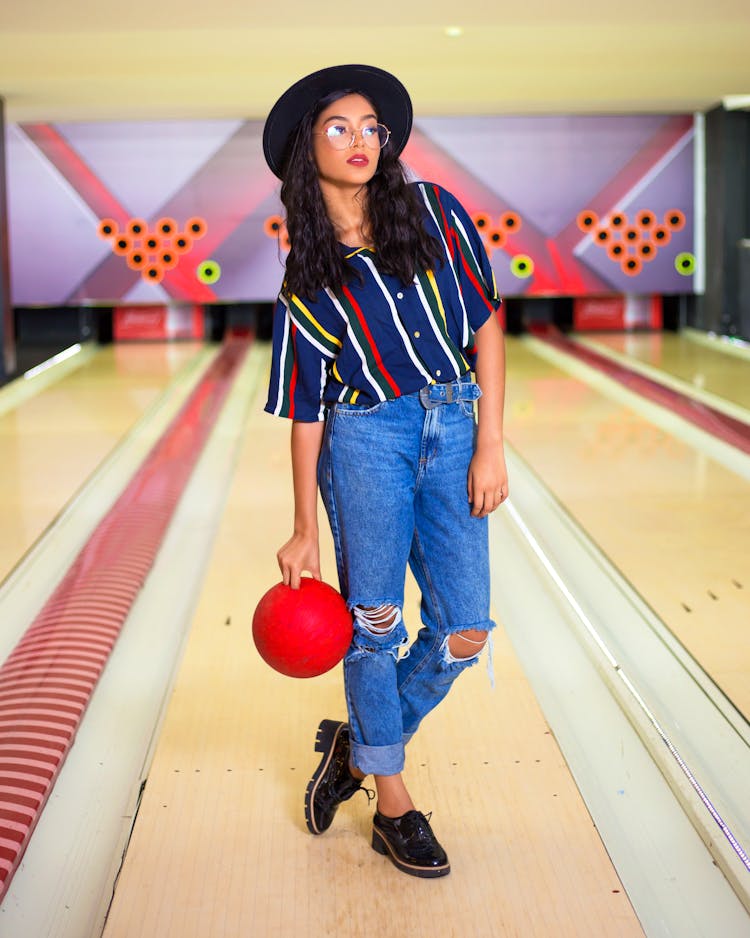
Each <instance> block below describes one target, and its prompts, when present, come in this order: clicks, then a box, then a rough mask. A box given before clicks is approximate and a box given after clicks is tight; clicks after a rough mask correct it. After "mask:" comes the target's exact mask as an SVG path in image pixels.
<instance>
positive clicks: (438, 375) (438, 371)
mask: <svg viewBox="0 0 750 938" xmlns="http://www.w3.org/2000/svg"><path fill="white" fill-rule="evenodd" d="M435 374H436V375H437V377H438V378H439V377H440V375H441V371H440V369H439V368H438V370H437V371H436V372H435Z"/></svg>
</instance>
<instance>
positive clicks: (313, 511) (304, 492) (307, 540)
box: [276, 420, 325, 589]
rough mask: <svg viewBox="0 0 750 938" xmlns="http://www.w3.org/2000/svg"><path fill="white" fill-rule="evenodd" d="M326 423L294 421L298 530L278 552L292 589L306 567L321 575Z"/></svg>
mask: <svg viewBox="0 0 750 938" xmlns="http://www.w3.org/2000/svg"><path fill="white" fill-rule="evenodd" d="M324 426H325V425H324V424H323V423H318V422H316V423H302V422H300V421H296V420H295V421H294V423H292V478H293V482H294V533H293V534H292V536H291V538H290V539H289V540H288V541H287V542H286V544H284V546H283V547H281V548H280V549H279V551H278V553H277V554H276V558H277V560H278V562H279V569H280V570H281V576H282V578H283V581H284V583H286V584H287V586H291V587H292V589H298V588H299V581H300V576H301V574H302V571H303V570H306V571H307V572H308V573H311V574H312V575H313V576H314V577H315V579H316V580H320V579H321V574H320V547H319V543H318V482H317V466H318V456H319V455H320V447H321V444H322V442H323V427H324Z"/></svg>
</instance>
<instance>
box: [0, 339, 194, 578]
mask: <svg viewBox="0 0 750 938" xmlns="http://www.w3.org/2000/svg"><path fill="white" fill-rule="evenodd" d="M200 349H201V346H200V345H199V344H196V343H185V344H182V343H171V344H167V343H164V344H162V343H159V344H139V345H112V346H108V347H105V348H102V349H100V350H99V351H97V352H96V353H95V354H94V355H93V356H91V357H90V358H89V359H88V360H86V361H85V362H84V363H83V364H82V365H80V367H78V368H75V369H74V370H71V371H69V372H68V373H67V374H66V375H65V376H64V377H61V378H60V380H58V381H54V382H53V383H48V381H47V379H45V380H44V382H43V384H44V387H43V389H42V390H41V391H40V392H39V393H38V394H36V395H34V396H31V397H25V399H23V400H22V401H21V402H20V403H19V404H18V405H17V406H15V407H13V408H12V409H9V410H6V411H5V412H4V413H2V414H0V452H1V453H2V460H1V461H0V530H2V532H3V536H2V539H1V540H0V582H2V580H3V579H4V578H5V577H6V576H7V575H8V573H9V572H10V570H11V569H12V568H13V566H14V565H15V564H16V563H17V562H18V560H19V559H20V558H21V557H22V556H23V555H24V554H25V553H26V551H27V550H28V549H29V548H30V547H31V545H32V544H33V543H34V542H35V541H36V540H37V539H38V538H39V536H40V535H41V534H42V533H43V532H44V531H45V530H46V529H47V528H48V527H49V526H50V525H51V524H52V523H53V521H54V520H55V518H56V517H57V515H58V514H59V513H60V511H61V510H62V509H63V507H64V506H65V505H66V504H67V503H68V502H69V501H70V499H71V498H73V496H74V495H75V493H76V492H77V491H78V490H79V488H80V487H81V485H82V484H83V483H84V482H85V480H86V479H87V478H88V477H89V476H90V475H91V473H92V472H94V470H95V469H96V468H97V466H98V465H99V464H100V463H101V462H102V460H103V459H104V458H105V457H106V456H107V455H108V454H109V453H110V452H111V451H112V449H113V448H114V447H115V446H116V445H117V444H118V442H119V441H120V440H121V439H122V438H123V436H124V435H125V434H126V433H127V432H128V431H129V430H130V429H131V428H132V427H133V425H134V424H135V423H136V421H137V420H138V419H139V418H140V417H141V416H142V415H143V414H144V413H145V412H146V411H147V410H148V409H149V407H151V406H152V405H153V404H154V403H155V402H156V401H157V399H158V398H159V396H160V395H161V394H162V393H163V392H164V391H165V389H166V388H167V386H168V385H169V384H170V382H171V381H172V380H173V379H174V377H175V376H176V374H177V373H178V372H180V370H181V369H184V368H190V367H191V366H192V365H193V364H195V363H197V357H198V355H199V353H200ZM19 380H23V379H19ZM33 380H35V379H32V382H33ZM4 390H5V389H4Z"/></svg>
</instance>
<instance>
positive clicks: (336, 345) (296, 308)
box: [289, 296, 341, 356]
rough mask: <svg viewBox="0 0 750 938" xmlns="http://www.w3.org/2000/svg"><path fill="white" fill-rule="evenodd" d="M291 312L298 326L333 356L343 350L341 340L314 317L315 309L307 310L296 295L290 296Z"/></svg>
mask: <svg viewBox="0 0 750 938" xmlns="http://www.w3.org/2000/svg"><path fill="white" fill-rule="evenodd" d="M289 308H290V314H291V315H293V317H294V322H295V324H296V326H297V328H298V329H299V330H300V331H301V332H303V333H305V334H306V335H307V336H312V337H313V338H314V339H315V340H316V341H317V342H318V343H319V344H320V345H321V346H322V347H323V348H324V349H325V350H326V351H327V352H329V353H330V355H331V356H336V355H338V353H339V352H340V351H341V342H339V341H338V340H337V339H336V337H335V336H332V335H330V333H327V332H326V331H325V330H324V329H323V327H322V326H321V325H320V323H319V322H317V321H316V319H311V318H310V317H311V316H312V317H314V316H315V313H314V312H313V310H306V309H305V308H304V307H303V306H302V305H301V304H300V302H299V301H298V300H297V297H296V296H291V297H290V298H289Z"/></svg>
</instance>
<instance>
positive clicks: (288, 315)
mask: <svg viewBox="0 0 750 938" xmlns="http://www.w3.org/2000/svg"><path fill="white" fill-rule="evenodd" d="M413 185H415V186H416V189H417V194H418V196H419V197H420V200H421V203H422V204H423V205H424V224H425V227H426V228H427V230H428V231H429V232H430V233H431V234H433V235H435V236H436V237H437V238H438V239H439V240H440V242H441V243H442V245H443V249H444V251H445V256H446V263H444V264H443V265H442V266H437V265H436V269H435V270H424V271H418V272H417V274H416V275H415V277H414V281H413V282H412V283H411V284H409V285H408V286H407V285H404V284H402V283H400V282H399V280H398V279H397V278H395V277H390V276H387V275H385V274H382V273H381V272H380V271H379V270H378V267H377V255H376V253H375V252H374V251H371V250H369V249H367V248H358V249H346V248H342V250H345V251H346V257H347V258H348V260H349V262H350V263H351V264H352V265H353V266H355V268H356V269H357V270H359V271H361V273H362V274H363V282H362V283H359V282H358V280H357V279H353V280H352V281H351V282H349V283H348V284H345V285H344V286H342V287H339V288H337V289H335V290H334V289H325V290H321V291H320V293H319V294H318V295H317V296H316V297H315V299H314V300H313V301H309V300H307V299H302V298H300V297H298V296H294V295H292V296H290V295H288V294H287V292H286V291H285V290H284V289H282V291H281V294H280V295H279V298H278V301H277V304H276V309H275V312H274V322H273V357H272V364H271V380H270V386H269V393H268V403H267V404H266V408H265V409H266V410H267V411H268V412H269V413H272V414H277V415H279V416H282V417H290V418H292V419H294V420H300V421H305V422H314V421H317V420H322V419H323V418H324V416H325V408H326V405H328V404H333V403H335V402H336V401H341V402H347V403H356V404H362V405H365V406H372V405H374V404H377V403H378V402H380V401H385V400H391V399H394V398H396V397H399V396H400V395H402V394H411V393H413V392H415V391H419V390H420V389H421V388H423V387H425V386H426V385H428V384H433V383H441V382H446V381H452V380H454V379H455V378H457V377H458V376H459V375H463V374H465V373H466V372H468V371H470V370H472V369H473V367H474V361H475V354H476V350H475V343H474V333H475V332H476V330H477V329H478V328H479V327H480V326H481V325H482V324H483V323H484V322H485V321H486V320H487V319H488V318H489V317H490V316H491V315H492V314H493V313H494V312H495V310H497V308H498V307H499V305H500V299H499V297H498V295H497V287H496V284H495V278H494V275H493V273H492V268H491V266H490V262H489V259H488V257H487V254H486V252H485V250H484V246H483V244H482V241H481V239H480V237H479V234H478V233H477V230H476V228H475V227H474V224H473V222H472V221H471V219H470V218H469V216H468V215H467V213H466V211H465V210H464V208H463V207H462V206H461V205H460V203H459V202H458V201H457V199H456V198H455V197H454V196H452V195H451V194H450V193H449V192H447V191H446V190H445V189H442V188H440V187H439V186H436V185H434V184H432V183H414V184H413Z"/></svg>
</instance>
